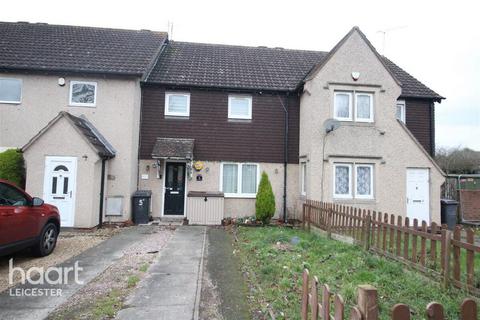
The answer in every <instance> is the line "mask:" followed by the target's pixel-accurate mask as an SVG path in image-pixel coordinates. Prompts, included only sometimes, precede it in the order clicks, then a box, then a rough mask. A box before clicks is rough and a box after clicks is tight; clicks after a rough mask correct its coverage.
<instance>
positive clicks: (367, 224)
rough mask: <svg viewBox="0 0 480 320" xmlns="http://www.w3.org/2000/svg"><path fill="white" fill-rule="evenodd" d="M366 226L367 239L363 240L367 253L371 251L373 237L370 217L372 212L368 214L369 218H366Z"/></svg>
mask: <svg viewBox="0 0 480 320" xmlns="http://www.w3.org/2000/svg"><path fill="white" fill-rule="evenodd" d="M364 223H365V225H364V228H363V230H364V234H365V237H364V238H363V240H364V244H363V247H364V249H365V250H366V251H368V250H369V249H370V237H371V234H370V233H371V230H372V217H371V216H370V211H369V212H368V214H367V216H366V217H365V222H364Z"/></svg>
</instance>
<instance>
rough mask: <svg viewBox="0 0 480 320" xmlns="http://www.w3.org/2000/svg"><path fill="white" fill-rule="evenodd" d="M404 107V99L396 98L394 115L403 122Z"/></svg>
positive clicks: (404, 118) (404, 116)
mask: <svg viewBox="0 0 480 320" xmlns="http://www.w3.org/2000/svg"><path fill="white" fill-rule="evenodd" d="M405 111H406V108H405V100H397V105H396V111H395V116H396V117H397V119H398V120H400V121H402V122H403V123H407V122H406V112H405Z"/></svg>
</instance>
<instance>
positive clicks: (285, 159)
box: [278, 92, 289, 223]
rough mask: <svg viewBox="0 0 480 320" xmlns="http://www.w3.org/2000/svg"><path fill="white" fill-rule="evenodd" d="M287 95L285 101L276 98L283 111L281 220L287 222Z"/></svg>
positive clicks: (287, 94)
mask: <svg viewBox="0 0 480 320" xmlns="http://www.w3.org/2000/svg"><path fill="white" fill-rule="evenodd" d="M288 96H289V93H288V92H287V93H286V94H285V103H283V102H282V99H281V98H280V96H279V97H278V99H279V100H280V103H281V104H282V107H283V111H284V113H285V118H284V119H285V122H284V141H283V222H284V223H287V222H288V221H287V166H288Z"/></svg>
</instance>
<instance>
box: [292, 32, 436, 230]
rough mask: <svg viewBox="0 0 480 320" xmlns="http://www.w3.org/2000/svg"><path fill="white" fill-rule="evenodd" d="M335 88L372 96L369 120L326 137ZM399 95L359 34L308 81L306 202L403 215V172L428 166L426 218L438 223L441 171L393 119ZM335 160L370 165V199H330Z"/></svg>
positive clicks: (304, 101) (303, 125) (303, 137)
mask: <svg viewBox="0 0 480 320" xmlns="http://www.w3.org/2000/svg"><path fill="white" fill-rule="evenodd" d="M352 72H359V74H360V77H359V79H358V80H357V81H354V80H353V79H352ZM335 90H348V91H352V90H357V91H362V92H370V93H373V97H374V98H373V99H374V101H373V104H374V105H373V109H374V122H373V123H358V122H341V125H340V127H339V128H338V129H336V130H335V131H333V132H331V133H329V134H328V135H327V136H326V135H325V129H324V127H323V123H324V121H325V120H326V119H329V118H333V99H334V91H335ZM400 94H401V88H400V86H399V85H398V84H397V83H396V82H395V80H394V79H393V78H392V76H391V75H390V74H389V72H388V71H387V70H386V69H385V67H384V66H383V65H382V63H381V62H380V61H379V59H378V58H377V56H376V55H375V53H374V52H373V51H372V49H371V48H370V47H369V45H368V44H367V43H366V42H365V40H364V39H363V38H362V36H361V35H360V34H359V32H358V31H354V32H353V33H352V34H351V35H350V37H349V38H347V39H346V41H345V42H344V43H343V44H342V45H341V46H340V47H339V48H338V50H337V51H336V52H335V54H333V56H331V58H330V59H329V61H327V62H326V64H325V65H324V66H323V67H322V68H321V69H320V70H319V71H318V72H317V73H316V74H314V75H313V76H312V78H311V79H309V80H308V81H307V83H306V84H305V88H304V93H303V95H302V97H301V104H300V161H307V172H308V178H307V197H308V198H309V199H313V200H323V201H329V202H331V201H333V202H336V203H341V204H346V205H354V206H356V207H362V208H367V209H374V210H378V211H382V212H388V213H392V214H398V215H406V171H407V168H428V169H429V172H430V215H431V217H430V218H431V221H435V222H440V186H441V184H442V183H443V181H444V178H443V173H442V172H441V170H440V169H439V168H438V167H437V166H436V165H435V164H434V162H433V160H432V159H431V158H430V157H429V156H428V154H427V152H426V151H425V150H424V149H423V148H422V147H421V146H420V144H419V143H418V142H417V141H416V140H415V139H414V138H413V136H412V135H411V134H410V133H409V131H408V130H407V129H406V127H404V125H403V124H401V123H400V122H399V121H398V120H397V119H396V117H395V104H396V100H397V98H398V97H399V96H400ZM324 139H326V140H325V141H324ZM323 143H325V150H323V147H322V146H323ZM335 162H357V163H373V164H374V199H373V200H358V199H351V200H345V199H343V200H339V199H334V198H333V179H334V178H333V164H334V163H335ZM322 167H323V170H322Z"/></svg>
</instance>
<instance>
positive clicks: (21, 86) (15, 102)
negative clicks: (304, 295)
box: [0, 78, 23, 104]
mask: <svg viewBox="0 0 480 320" xmlns="http://www.w3.org/2000/svg"><path fill="white" fill-rule="evenodd" d="M1 80H17V81H19V82H20V100H19V101H9V100H0V103H5V104H21V103H22V99H23V80H22V79H17V78H0V81H1Z"/></svg>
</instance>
